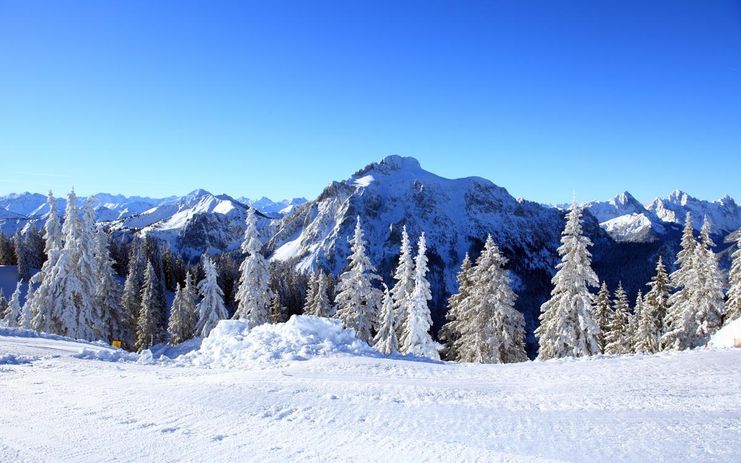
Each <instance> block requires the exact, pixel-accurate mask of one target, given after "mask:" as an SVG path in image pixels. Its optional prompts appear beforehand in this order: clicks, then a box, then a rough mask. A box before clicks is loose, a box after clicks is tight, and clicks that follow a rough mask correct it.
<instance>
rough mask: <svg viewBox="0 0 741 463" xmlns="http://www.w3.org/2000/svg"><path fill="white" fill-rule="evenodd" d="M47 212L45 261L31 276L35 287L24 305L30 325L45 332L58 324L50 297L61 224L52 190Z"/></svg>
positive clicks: (52, 329)
mask: <svg viewBox="0 0 741 463" xmlns="http://www.w3.org/2000/svg"><path fill="white" fill-rule="evenodd" d="M47 204H48V205H49V212H48V213H47V214H46V222H45V223H44V252H45V254H46V261H45V262H44V264H43V265H42V266H41V270H40V271H39V272H38V273H37V274H36V275H34V276H33V277H31V280H30V284H31V285H32V286H35V287H36V290H35V291H34V292H33V295H32V297H29V298H28V299H27V302H26V305H29V308H30V312H31V317H32V319H31V327H32V328H33V329H35V330H36V331H43V332H47V333H54V332H57V331H56V329H57V328H58V326H59V323H58V321H57V320H55V319H54V313H53V312H52V309H53V307H54V304H53V301H52V298H53V297H54V296H53V293H52V285H53V284H56V281H55V280H53V279H52V278H51V275H52V269H54V267H55V265H56V264H57V260H58V259H59V255H60V253H61V250H62V246H63V244H64V243H63V241H62V224H61V222H60V220H59V213H58V210H57V201H56V199H55V198H54V195H53V194H52V192H51V191H50V192H49V195H48V197H47Z"/></svg>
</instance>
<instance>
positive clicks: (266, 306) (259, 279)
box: [209, 207, 272, 331]
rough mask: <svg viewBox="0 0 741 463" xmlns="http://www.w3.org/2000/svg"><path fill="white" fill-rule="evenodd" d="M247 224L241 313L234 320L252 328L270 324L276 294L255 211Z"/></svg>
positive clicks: (251, 210)
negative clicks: (272, 300) (264, 255)
mask: <svg viewBox="0 0 741 463" xmlns="http://www.w3.org/2000/svg"><path fill="white" fill-rule="evenodd" d="M246 221H247V230H246V231H245V233H244V240H243V241H242V253H243V254H245V255H246V258H245V259H244V261H242V265H240V267H239V270H240V272H241V276H240V278H239V289H238V290H237V294H236V297H235V298H236V300H237V311H236V313H235V314H234V318H237V319H245V320H248V321H249V323H250V327H254V326H258V325H262V324H263V323H267V322H268V321H269V319H270V298H271V296H272V291H271V290H270V271H269V268H268V263H267V261H266V260H265V257H263V255H262V254H261V252H260V251H261V249H262V241H261V240H260V234H259V232H258V230H257V217H256V215H255V208H254V207H251V208H249V210H248V211H247V220H246ZM209 331H210V329H209Z"/></svg>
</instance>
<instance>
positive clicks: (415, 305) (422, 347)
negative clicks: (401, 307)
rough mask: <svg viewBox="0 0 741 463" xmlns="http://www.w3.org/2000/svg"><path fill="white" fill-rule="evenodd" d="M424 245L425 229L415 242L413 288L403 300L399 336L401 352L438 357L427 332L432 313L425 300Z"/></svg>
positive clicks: (437, 348)
mask: <svg viewBox="0 0 741 463" xmlns="http://www.w3.org/2000/svg"><path fill="white" fill-rule="evenodd" d="M426 252H427V244H426V242H425V234H424V232H423V233H422V234H421V235H420V236H419V240H418V241H417V256H416V257H415V259H414V291H412V294H410V295H409V297H408V298H407V302H406V321H405V323H404V329H403V331H402V335H401V338H400V339H399V342H400V345H401V348H400V351H401V352H402V353H404V354H412V355H416V356H418V357H427V358H431V359H435V360H439V359H440V350H441V349H442V346H441V345H440V344H438V343H437V342H435V340H433V339H432V335H430V327H432V315H431V314H430V308H429V307H428V306H427V301H429V300H430V299H432V293H431V292H430V283H429V282H428V281H427V256H426V254H425V253H426Z"/></svg>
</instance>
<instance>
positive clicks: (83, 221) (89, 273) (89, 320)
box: [70, 199, 108, 341]
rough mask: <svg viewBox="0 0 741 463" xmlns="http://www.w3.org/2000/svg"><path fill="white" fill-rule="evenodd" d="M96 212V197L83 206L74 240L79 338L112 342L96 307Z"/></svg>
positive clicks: (97, 282)
mask: <svg viewBox="0 0 741 463" xmlns="http://www.w3.org/2000/svg"><path fill="white" fill-rule="evenodd" d="M95 233H96V229H95V211H94V209H93V204H92V200H90V199H88V200H87V201H86V202H85V204H84V205H83V208H82V214H81V217H80V221H79V230H78V233H77V235H76V239H75V240H74V242H72V241H70V243H71V244H72V248H73V251H74V256H75V264H76V265H75V270H76V271H77V278H78V281H79V284H80V286H79V289H78V290H77V297H78V307H77V329H78V334H77V337H78V338H80V339H87V340H91V341H92V340H97V339H104V340H106V341H108V333H107V331H108V326H106V325H107V323H106V322H105V320H103V319H102V318H101V317H102V316H103V314H102V313H101V312H100V310H98V308H96V306H95V303H96V287H97V286H98V285H99V284H100V282H99V281H98V268H97V262H96V259H95V249H96V244H95Z"/></svg>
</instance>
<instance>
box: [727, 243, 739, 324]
mask: <svg viewBox="0 0 741 463" xmlns="http://www.w3.org/2000/svg"><path fill="white" fill-rule="evenodd" d="M731 259H732V261H731V270H730V272H729V273H728V300H727V301H726V314H725V319H724V324H728V323H730V322H732V321H733V320H735V319H737V318H739V317H741V233H738V234H737V236H736V250H735V251H734V252H733V254H732V255H731Z"/></svg>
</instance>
